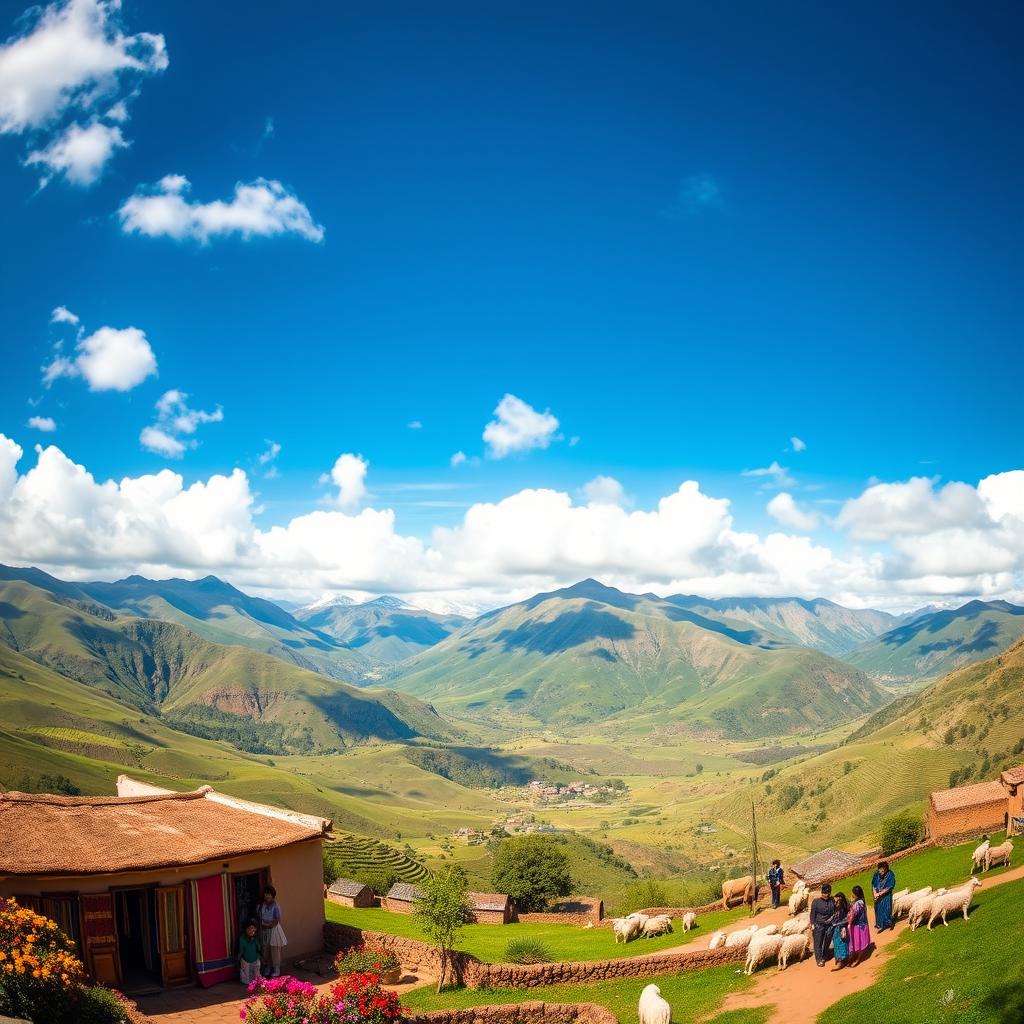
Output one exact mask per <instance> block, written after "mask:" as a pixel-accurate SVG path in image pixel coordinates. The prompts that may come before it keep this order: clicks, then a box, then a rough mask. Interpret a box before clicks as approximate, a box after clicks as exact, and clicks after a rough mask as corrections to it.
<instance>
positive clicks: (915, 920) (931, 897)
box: [907, 892, 935, 932]
mask: <svg viewBox="0 0 1024 1024" xmlns="http://www.w3.org/2000/svg"><path fill="white" fill-rule="evenodd" d="M934 902H935V893H933V892H930V893H928V894H927V895H926V896H919V897H918V898H917V899H916V900H914V902H913V903H912V904H911V907H910V912H909V913H908V914H907V923H908V924H909V925H910V930H911V931H912V932H916V931H917V929H918V926H919V925H922V924H924V923H925V922H926V921H927V920H928V918H929V916H930V915H931V912H932V904H933V903H934Z"/></svg>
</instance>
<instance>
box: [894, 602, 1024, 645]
mask: <svg viewBox="0 0 1024 1024" xmlns="http://www.w3.org/2000/svg"><path fill="white" fill-rule="evenodd" d="M988 611H998V612H1002V613H1003V614H1004V615H1024V608H1021V607H1019V606H1018V605H1015V604H1009V603H1007V602H1006V601H992V602H989V603H988V604H986V603H985V602H984V601H971V602H969V603H968V604H965V605H964V606H963V607H962V608H954V609H952V610H951V611H947V612H936V613H935V614H934V615H929V616H928V617H927V618H925V619H915V620H914V621H913V622H908V623H907V624H906V625H905V626H898V627H897V628H896V629H890V630H889V632H888V633H885V634H883V635H882V636H881V637H879V640H880V641H881V642H882V643H883V644H886V645H888V646H895V645H897V644H909V643H913V642H914V641H915V640H916V639H917V638H918V637H919V636H921V635H922V634H923V633H938V632H939V631H940V630H943V629H945V628H946V627H947V626H951V625H953V624H954V623H956V622H965V623H966V622H972V621H974V620H975V619H977V618H978V617H979V616H980V615H983V614H984V613H985V612H988ZM989 625H991V626H992V627H993V629H997V628H998V626H997V624H996V623H985V626H989ZM983 628H984V627H983ZM980 632H981V631H980V630H979V633H980ZM947 642H948V641H947ZM957 642H959V641H957ZM939 649H940V650H941V649H942V648H939ZM964 649H965V650H968V649H969V648H966V647H965V648H964Z"/></svg>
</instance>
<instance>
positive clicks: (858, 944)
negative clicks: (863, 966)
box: [846, 885, 871, 967]
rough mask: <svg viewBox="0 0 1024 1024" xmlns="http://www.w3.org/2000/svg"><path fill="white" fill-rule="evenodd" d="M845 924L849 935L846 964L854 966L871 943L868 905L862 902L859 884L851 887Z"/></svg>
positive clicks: (862, 893) (862, 891)
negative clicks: (851, 893)
mask: <svg viewBox="0 0 1024 1024" xmlns="http://www.w3.org/2000/svg"><path fill="white" fill-rule="evenodd" d="M846 925H847V931H848V933H849V936H850V955H849V957H848V958H847V964H848V966H850V967H856V966H857V964H859V963H860V962H861V960H863V959H864V955H865V954H866V953H867V951H868V947H869V946H870V945H871V929H870V928H869V927H868V906H867V903H865V902H864V890H863V889H862V888H861V887H860V886H859V885H855V886H854V887H853V903H851V904H850V911H849V913H848V914H847V915H846Z"/></svg>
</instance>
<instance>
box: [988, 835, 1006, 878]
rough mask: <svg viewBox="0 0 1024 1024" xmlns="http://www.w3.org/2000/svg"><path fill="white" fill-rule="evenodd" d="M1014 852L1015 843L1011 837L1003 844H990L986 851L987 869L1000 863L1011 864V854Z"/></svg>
mask: <svg viewBox="0 0 1024 1024" xmlns="http://www.w3.org/2000/svg"><path fill="white" fill-rule="evenodd" d="M1012 853H1013V843H1011V842H1010V840H1009V839H1007V840H1006V842H1005V843H1003V845H1002V846H990V847H989V848H988V850H986V851H985V870H986V871H988V870H989V869H990V868H993V867H997V866H998V865H1000V864H1005V865H1006V866H1007V867H1009V866H1010V854H1012Z"/></svg>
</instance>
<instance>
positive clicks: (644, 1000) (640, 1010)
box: [637, 985, 672, 1024]
mask: <svg viewBox="0 0 1024 1024" xmlns="http://www.w3.org/2000/svg"><path fill="white" fill-rule="evenodd" d="M637 1014H638V1016H639V1017H640V1024H672V1007H671V1006H669V1005H668V1003H667V1002H665V1000H664V999H662V998H661V989H660V988H658V986H657V985H648V986H647V987H646V988H645V989H644V990H643V992H641V993H640V1002H639V1003H638V1004H637Z"/></svg>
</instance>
